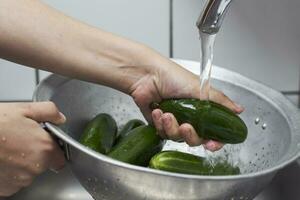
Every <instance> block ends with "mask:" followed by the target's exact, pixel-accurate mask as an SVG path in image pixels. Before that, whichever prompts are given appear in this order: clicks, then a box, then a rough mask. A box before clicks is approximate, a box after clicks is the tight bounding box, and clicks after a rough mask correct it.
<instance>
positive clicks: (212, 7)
mask: <svg viewBox="0 0 300 200" xmlns="http://www.w3.org/2000/svg"><path fill="white" fill-rule="evenodd" d="M231 1H232V0H207V3H206V6H205V8H204V10H203V11H202V14H201V15H200V17H199V19H198V21H197V27H198V29H199V32H203V33H207V34H210V35H213V34H216V33H218V31H219V29H220V27H221V25H222V22H223V19H224V16H225V14H226V12H227V10H228V7H229V5H230V3H231Z"/></svg>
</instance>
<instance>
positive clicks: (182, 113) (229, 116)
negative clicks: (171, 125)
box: [151, 99, 248, 144]
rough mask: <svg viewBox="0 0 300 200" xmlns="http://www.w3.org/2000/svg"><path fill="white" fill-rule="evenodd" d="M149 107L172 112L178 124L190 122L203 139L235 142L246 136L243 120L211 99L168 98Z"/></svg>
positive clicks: (241, 140)
mask: <svg viewBox="0 0 300 200" xmlns="http://www.w3.org/2000/svg"><path fill="white" fill-rule="evenodd" d="M151 107H152V109H154V108H159V109H161V110H162V111H163V112H170V113H172V114H173V115H174V116H175V118H176V119H177V121H178V123H179V124H182V123H189V124H191V125H192V126H193V127H194V128H195V130H196V132H197V134H198V135H199V137H201V138H204V139H211V140H215V141H219V142H222V143H229V144H237V143H242V142H244V141H245V139H246V138H247V132H248V130H247V126H246V124H245V123H244V121H243V120H242V119H241V118H240V117H239V116H238V115H237V114H235V113H234V112H233V111H231V110H230V109H228V108H226V107H224V106H222V105H220V104H217V103H214V102H212V101H201V100H199V99H169V100H163V101H162V102H160V103H158V104H157V103H153V104H152V105H151Z"/></svg>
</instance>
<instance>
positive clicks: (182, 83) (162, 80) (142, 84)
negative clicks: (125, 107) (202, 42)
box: [131, 59, 243, 151]
mask: <svg viewBox="0 0 300 200" xmlns="http://www.w3.org/2000/svg"><path fill="white" fill-rule="evenodd" d="M199 85H200V81H199V77H198V76H196V75H194V74H193V73H191V72H189V71H187V70H185V69H184V68H182V67H180V66H179V65H177V64H175V63H174V62H172V61H169V60H167V59H166V60H163V64H162V65H160V66H159V67H157V68H156V67H151V68H149V71H148V73H147V74H145V75H144V76H142V77H141V78H140V79H139V80H138V81H137V82H136V83H134V84H133V86H132V87H131V95H132V97H133V98H134V100H135V102H136V104H137V105H138V106H139V107H140V109H141V111H142V112H143V113H144V115H145V117H146V119H147V120H148V121H152V122H153V124H154V125H155V127H156V129H157V130H158V133H159V135H160V136H161V137H163V138H168V139H172V140H175V141H176V140H180V139H184V140H185V142H186V143H187V144H189V145H190V146H197V145H200V144H203V145H204V147H205V148H207V149H208V150H211V151H216V150H219V149H220V148H222V146H223V145H222V144H221V143H218V142H215V141H211V140H203V139H202V138H199V136H198V135H197V133H196V131H195V129H194V128H193V127H192V126H191V125H190V124H187V123H184V124H181V125H179V124H178V122H177V121H176V119H175V117H174V116H173V115H172V114H171V113H162V111H161V110H160V109H155V110H153V111H151V110H150V108H149V105H150V103H151V102H160V101H161V100H162V99H168V98H199V97H200V91H199ZM209 96H210V100H212V101H214V102H217V103H219V104H222V105H224V106H226V107H228V108H229V109H231V110H232V111H234V112H236V113H241V112H242V111H243V108H242V107H241V106H239V105H237V104H236V103H234V102H233V101H231V100H230V99H229V98H228V97H227V96H225V95H224V94H223V93H222V92H220V91H218V90H215V89H211V90H210V93H209Z"/></svg>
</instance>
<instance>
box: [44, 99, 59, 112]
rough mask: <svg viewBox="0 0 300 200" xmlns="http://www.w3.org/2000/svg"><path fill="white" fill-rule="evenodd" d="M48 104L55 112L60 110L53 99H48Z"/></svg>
mask: <svg viewBox="0 0 300 200" xmlns="http://www.w3.org/2000/svg"><path fill="white" fill-rule="evenodd" d="M46 106H47V107H48V109H50V110H51V111H53V112H54V113H56V114H58V113H59V110H58V108H57V106H56V105H55V103H54V102H53V101H47V102H46Z"/></svg>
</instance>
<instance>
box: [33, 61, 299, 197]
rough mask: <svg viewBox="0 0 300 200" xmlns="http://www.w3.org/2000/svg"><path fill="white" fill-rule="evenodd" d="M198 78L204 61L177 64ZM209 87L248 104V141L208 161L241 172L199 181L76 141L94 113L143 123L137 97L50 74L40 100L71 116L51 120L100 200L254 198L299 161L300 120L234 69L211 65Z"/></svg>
mask: <svg viewBox="0 0 300 200" xmlns="http://www.w3.org/2000/svg"><path fill="white" fill-rule="evenodd" d="M176 62H177V63H179V64H181V65H182V66H184V67H186V68H187V69H189V70H191V71H192V72H194V73H199V63H197V62H192V61H182V60H176ZM212 77H213V80H212V85H213V86H214V87H216V88H218V89H220V90H222V91H223V92H224V93H225V94H226V95H228V96H229V97H230V98H231V99H233V100H234V101H236V102H238V103H240V104H242V105H243V106H244V107H245V109H246V110H245V112H244V113H243V114H241V117H242V119H243V120H244V121H245V122H246V124H247V126H248V129H249V136H248V138H247V140H246V142H245V143H243V144H240V145H226V146H225V148H224V149H223V150H221V151H220V152H218V153H217V154H214V155H210V156H221V157H226V158H228V159H229V160H230V161H231V162H233V163H234V164H237V165H238V166H239V167H240V169H241V171H242V174H241V175H237V176H198V175H185V174H176V173H169V172H163V171H157V170H153V169H149V168H144V167H138V166H133V165H128V164H126V163H122V162H119V161H116V160H112V159H110V158H108V157H106V156H104V155H101V154H98V153H96V152H94V151H92V150H90V149H87V148H85V147H84V146H82V145H81V144H79V143H78V142H77V139H78V138H79V137H80V134H81V133H82V130H83V128H84V125H85V124H86V122H87V121H88V120H90V119H91V118H92V117H94V116H95V115H96V114H98V113H101V112H106V113H109V114H111V115H112V116H113V117H114V118H115V119H116V121H117V122H118V124H119V125H122V124H124V123H125V122H127V121H128V120H129V119H133V118H140V119H144V118H143V116H142V114H141V113H140V111H139V109H138V107H137V106H136V105H135V103H134V102H133V100H132V98H131V97H130V96H128V95H126V94H123V93H121V92H119V91H116V90H114V89H111V88H108V87H105V86H100V85H95V84H92V83H87V82H83V81H79V80H71V79H68V78H65V77H61V76H57V75H52V76H50V77H49V78H47V79H46V80H44V81H43V82H42V83H41V84H40V85H39V86H38V88H37V90H36V92H35V96H34V99H35V100H36V101H45V100H52V101H54V102H55V103H56V104H57V105H58V107H59V108H60V110H61V111H62V112H63V113H65V114H66V116H67V118H68V121H67V123H66V124H65V125H64V126H63V127H57V126H54V125H52V124H49V123H46V126H47V127H48V129H49V130H50V131H51V132H52V133H53V134H54V135H56V136H57V137H59V138H60V139H61V140H62V141H63V142H65V143H66V144H67V146H68V151H67V152H68V153H69V154H68V156H69V162H70V166H71V169H72V171H73V173H74V175H75V176H76V177H77V178H78V180H79V181H80V183H81V184H82V185H83V186H84V187H85V189H86V190H87V191H88V192H89V193H90V194H91V195H92V196H93V197H94V198H95V199H96V200H100V199H101V200H103V199H107V200H118V199H120V200H123V199H132V200H139V199H149V200H161V199H174V200H175V199H184V200H192V199H193V200H194V199H218V200H219V199H253V198H254V197H255V196H256V195H257V194H258V193H259V192H260V191H261V190H262V189H263V188H264V187H265V186H266V185H267V184H268V183H269V182H270V181H271V179H272V178H273V176H274V175H275V173H276V172H277V171H278V170H279V169H280V168H282V167H284V166H286V165H287V164H289V163H291V162H292V161H294V160H295V159H297V157H298V155H299V150H300V116H299V113H298V111H297V109H296V107H295V106H294V105H293V104H292V103H290V102H289V101H288V100H287V99H286V98H285V97H284V96H283V95H281V94H280V93H279V92H277V91H275V90H273V89H271V88H269V87H266V86H264V85H262V84H260V83H257V82H255V81H252V80H250V79H248V78H245V77H243V76H241V75H239V74H236V73H234V72H231V71H228V70H225V69H222V68H219V67H214V68H213V73H212ZM164 148H165V149H177V150H181V151H188V152H192V153H194V154H198V155H204V156H207V154H205V153H204V152H203V149H202V147H196V148H190V147H188V146H187V145H185V144H179V143H175V142H171V141H168V142H167V143H166V145H165V147H164Z"/></svg>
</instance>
